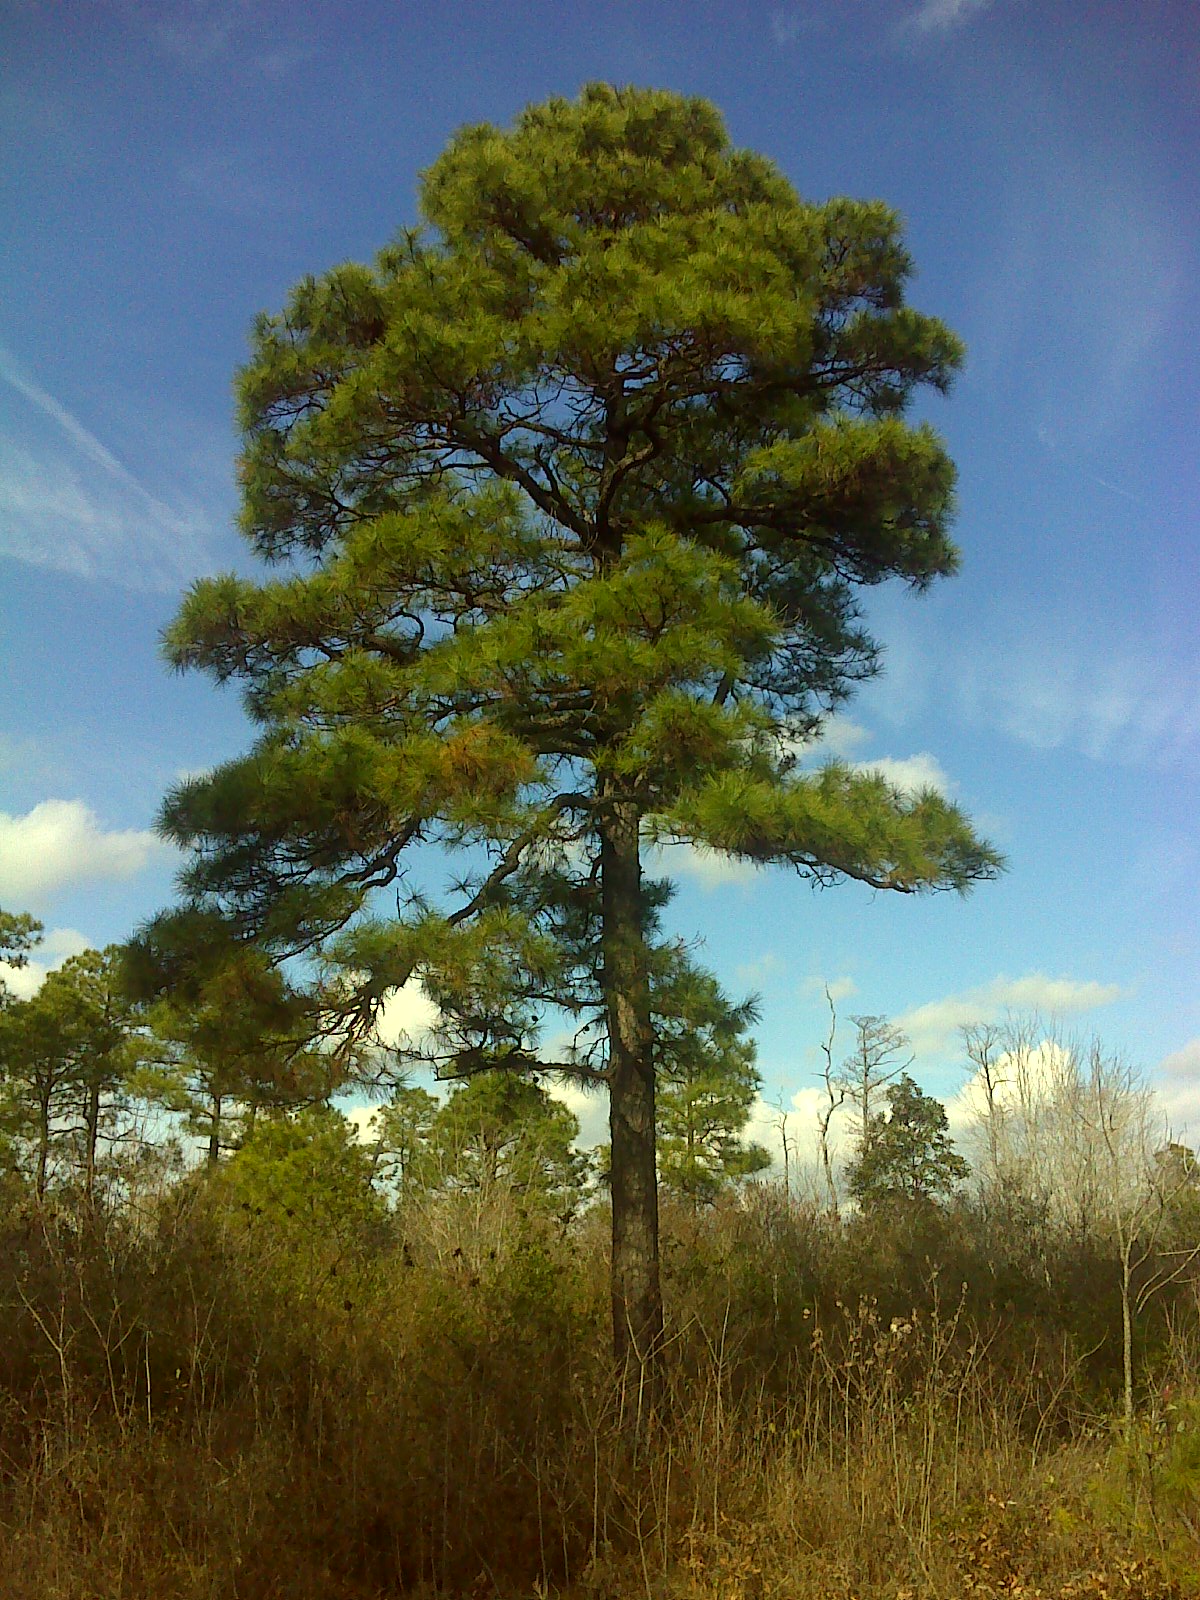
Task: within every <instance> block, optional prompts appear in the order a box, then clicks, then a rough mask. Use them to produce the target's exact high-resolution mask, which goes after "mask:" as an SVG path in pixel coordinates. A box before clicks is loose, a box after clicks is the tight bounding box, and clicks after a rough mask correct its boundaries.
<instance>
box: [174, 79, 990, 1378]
mask: <svg viewBox="0 0 1200 1600" xmlns="http://www.w3.org/2000/svg"><path fill="white" fill-rule="evenodd" d="M420 210H421V214H422V218H423V223H422V226H421V227H419V228H417V229H412V230H406V231H403V232H401V233H400V234H399V235H398V236H397V238H396V239H395V240H394V241H393V242H392V243H391V244H390V245H389V246H388V247H387V248H385V249H384V250H383V251H382V252H381V253H380V254H379V256H378V258H377V259H376V261H375V262H374V263H373V264H372V265H359V264H352V263H350V264H345V265H343V266H339V267H336V268H334V269H333V270H332V271H330V272H327V273H326V274H324V275H323V276H322V277H319V278H318V277H310V278H305V279H304V280H303V281H301V282H300V283H299V284H298V285H297V286H296V288H295V289H294V291H293V292H292V294H291V296H290V297H289V299H288V302H287V305H286V307H285V308H284V310H283V311H282V312H280V313H278V314H275V315H264V316H261V317H260V318H259V319H258V321H257V322H256V324H255V328H254V335H253V346H252V352H251V357H250V360H249V362H248V364H247V366H246V368H245V369H244V370H243V372H242V373H241V376H240V379H239V383H238V398H239V416H240V424H241V428H242V431H243V437H244V449H243V453H242V458H241V484H242V512H241V526H242V531H243V533H244V534H245V537H246V539H247V540H248V542H249V545H250V547H251V549H252V550H253V551H254V552H255V553H256V554H257V555H258V556H259V557H261V558H262V560H263V561H264V562H265V563H267V564H268V566H269V568H270V569H271V571H270V572H269V574H268V575H267V576H266V577H265V578H264V579H261V580H257V581H256V580H251V579H247V578H242V577H237V576H234V575H226V576H221V577H217V578H213V579H209V580H206V581H203V582H201V583H198V584H196V585H195V586H194V588H193V589H192V590H191V592H190V593H189V595H188V597H187V599H186V600H185V602H184V604H183V606H182V609H181V611H180V613H179V616H178V618H177V620H176V621H175V623H174V625H173V626H172V627H171V628H170V629H169V631H168V634H167V637H166V649H167V653H168V656H169V658H170V660H171V661H172V662H173V663H174V664H175V665H176V666H177V667H179V668H181V669H182V668H197V669H200V670H202V671H204V672H207V673H208V674H209V675H210V676H211V677H213V678H214V679H215V680H216V681H218V682H225V681H234V682H237V683H240V684H241V685H242V688H243V693H244V696H245V702H246V705H247V707H248V708H249V711H250V713H251V715H252V716H253V717H254V719H255V720H256V722H257V724H258V727H259V730H260V731H259V734H258V737H257V741H256V743H255V744H254V747H253V749H252V750H251V751H250V753H249V754H248V755H247V756H245V757H244V758H243V759H241V760H237V761H233V762H231V763H229V764H228V765H226V766H224V767H222V768H221V769H219V770H218V771H217V772H215V773H213V774H212V775H211V776H208V777H206V778H204V779H201V780H196V781H193V782H190V783H187V784H184V785H183V786H181V787H180V788H178V789H177V790H176V791H175V792H174V793H173V794H172V795H171V796H170V797H169V799H168V800H167V802H166V805H165V808H164V812H163V819H162V820H163V828H164V831H165V832H166V834H167V835H168V836H169V837H170V838H172V839H174V840H175V841H177V842H178V843H179V844H181V845H183V846H184V847H186V848H187V849H188V850H190V851H191V860H190V864H189V866H188V867H187V869H186V871H185V874H184V877H183V889H184V894H185V897H186V901H187V904H186V907H185V910H184V912H183V913H182V914H181V916H176V917H175V918H165V919H162V920H160V921H159V922H158V923H156V924H155V925H154V926H152V927H151V928H149V929H148V930H146V932H145V935H144V938H143V951H144V952H149V959H150V965H151V966H154V965H155V963H157V971H158V973H159V978H160V981H161V982H164V983H165V982H169V981H170V980H171V978H172V975H173V974H177V973H178V972H180V971H181V970H182V969H183V968H184V967H185V966H186V965H187V963H188V962H189V961H193V960H194V952H191V951H190V950H189V944H194V942H195V941H194V938H193V936H194V935H195V934H196V933H197V931H198V930H202V929H207V930H208V933H209V934H210V935H211V934H212V933H213V931H214V930H216V929H219V930H220V931H221V933H222V937H223V938H224V939H225V940H226V942H227V943H228V944H229V945H230V946H231V947H233V948H236V949H245V948H246V947H247V946H250V945H253V946H254V947H255V948H256V949H258V950H259V951H263V952H266V953H267V954H268V955H269V956H270V957H271V958H272V959H274V960H277V961H281V962H282V961H286V960H287V959H288V958H289V957H292V956H294V955H295V954H297V953H298V952H300V953H305V954H308V955H311V956H314V957H315V956H316V955H318V954H319V956H320V958H321V961H322V963H323V965H322V966H321V968H320V980H321V987H320V1003H319V1005H318V1007H317V1009H318V1011H320V1013H321V1015H322V1016H323V1017H324V1018H326V1020H328V1019H329V1018H331V1017H332V1018H335V1019H336V1022H337V1026H340V1027H341V1028H343V1029H344V1030H345V1034H346V1036H347V1037H349V1036H350V1035H353V1036H354V1037H356V1038H361V1037H362V1036H363V1035H364V1034H366V1033H369V1031H370V1029H371V1027H372V1026H373V1024H374V1021H375V1018H376V1015H377V1012H378V1008H379V1006H380V1004H381V1002H382V1001H383V999H384V998H385V997H386V996H387V995H388V994H389V993H390V992H392V991H393V990H395V989H396V988H397V987H399V986H400V985H402V984H404V983H406V982H407V981H409V980H410V979H419V981H420V982H421V983H422V984H423V985H424V987H425V989H426V991H427V992H428V994H429V995H430V997H431V998H432V999H433V1000H434V1001H435V1002H436V1003H437V1005H438V1006H439V1008H440V1011H441V1016H442V1018H443V1026H442V1029H441V1033H440V1035H439V1046H440V1049H441V1051H442V1055H443V1058H444V1061H445V1063H446V1065H447V1066H448V1068H449V1069H450V1070H452V1071H458V1072H464V1073H466V1072H473V1071H476V1070H486V1069H488V1068H494V1067H498V1066H511V1067H516V1068H519V1069H531V1068H534V1067H537V1066H545V1065H546V1064H547V1063H546V1062H545V1060H544V1058H543V1057H541V1056H539V1055H538V1049H539V1039H538V1026H539V1020H540V1018H541V1017H542V1015H543V1014H544V1011H545V1008H546V1007H547V1006H557V1007H560V1008H565V1009H566V1010H567V1011H568V1012H570V1013H572V1014H573V1015H574V1016H575V1017H576V1018H577V1019H579V1024H580V1027H581V1029H582V1030H583V1032H584V1035H585V1036H586V1037H587V1038H589V1039H590V1040H591V1046H589V1047H588V1048H587V1049H586V1050H582V1051H581V1053H580V1054H578V1055H572V1056H568V1057H567V1058H565V1059H563V1060H560V1061H558V1062H557V1063H554V1062H551V1063H549V1064H550V1065H558V1066H559V1067H562V1068H564V1069H569V1070H571V1071H572V1072H574V1073H575V1074H576V1075H577V1076H579V1077H581V1078H584V1079H587V1080H588V1081H594V1082H599V1083H602V1084H603V1085H605V1086H606V1087H607V1089H608V1092H609V1095H610V1104H611V1128H612V1170H613V1188H612V1194H613V1214H614V1249H613V1263H614V1282H613V1312H614V1330H615V1337H616V1342H617V1346H618V1352H619V1353H620V1352H624V1353H626V1354H628V1353H629V1352H630V1351H634V1352H636V1353H637V1355H638V1356H639V1357H642V1356H645V1355H646V1354H647V1353H648V1352H649V1351H650V1350H651V1349H652V1348H653V1347H654V1346H655V1344H656V1342H657V1339H658V1337H659V1334H660V1330H661V1302H660V1294H659V1285H658V1244H657V1200H656V1178H655V1159H654V1128H655V1113H654V1092H655V1016H654V1006H653V999H652V989H653V982H652V978H653V968H654V963H655V953H654V937H653V924H654V912H655V909H656V907H657V906H658V905H660V904H661V898H662V897H661V894H660V893H658V891H656V890H655V889H654V887H653V886H652V885H650V884H649V883H648V882H647V881H646V880H645V879H644V878H643V875H642V865H641V850H642V845H643V843H644V842H645V841H646V840H647V839H654V840H657V841H660V842H661V841H685V842H691V843H695V844H698V845H701V846H704V847H707V848H710V849H714V850H717V851H722V852H727V853H729V854H731V855H734V856H737V857H740V858H743V859H746V860H750V861H754V862H761V863H769V862H775V863H781V864H784V865H790V866H791V867H793V868H795V869H796V870H797V871H798V872H799V873H800V874H801V875H804V876H807V877H809V878H814V879H817V880H819V881H822V882H832V881H835V880H837V879H842V878H853V879H857V880H859V881H861V882H863V883H866V884H870V885H872V886H875V887H877V888H883V889H892V890H898V891H902V892H907V893H911V892H917V891H921V890H929V889H955V890H959V891H963V890H966V889H967V888H968V887H970V885H972V884H973V883H975V882H976V881H978V880H980V879H984V878H989V877H991V876H993V875H994V873H995V872H996V871H997V870H998V868H999V865H1000V863H999V858H998V857H997V855H996V853H995V852H994V851H993V850H991V849H990V848H989V847H988V846H987V845H986V844H984V843H982V842H981V841H980V840H979V839H978V838H977V837H976V835H975V833H974V832H973V830H972V828H971V826H970V824H969V822H968V821H967V819H966V818H965V817H964V816H963V815H962V813H961V812H960V811H959V810H958V809H957V808H955V807H954V806H953V805H951V804H950V803H949V802H948V801H946V800H945V799H944V798H943V797H942V796H940V795H938V794H936V793H933V792H930V791H927V792H925V793H922V794H919V795H916V796H910V795H902V794H901V793H899V792H898V791H897V790H896V789H895V788H893V787H892V786H890V785H889V784H888V783H887V782H885V781H884V780H883V779H882V778H881V777H878V776H871V775H863V774H861V773H856V772H853V771H851V770H849V769H848V768H846V767H845V766H839V765H837V764H834V765H831V766H829V767H827V768H825V769H823V770H821V771H818V772H813V771H810V770H804V769H802V768H801V767H800V766H799V765H798V762H797V751H798V749H799V748H800V747H801V745H802V744H803V741H804V740H805V739H806V738H808V737H809V736H811V735H812V734H813V733H814V732H815V731H816V730H817V729H818V728H819V726H820V724H821V721H822V719H823V717H824V716H825V715H827V714H828V712H829V711H830V710H831V708H832V707H834V706H835V705H837V704H838V703H839V702H840V701H841V700H842V699H844V697H845V696H846V695H847V694H848V693H849V692H850V691H851V690H852V688H853V686H854V685H855V684H856V683H858V682H860V681H861V680H862V679H864V678H865V677H867V676H869V675H870V674H871V673H872V672H874V671H875V670H876V668H877V666H878V652H877V648H876V645H875V643H874V641H873V640H872V639H871V638H870V636H869V635H868V634H867V632H866V631H865V630H864V628H863V626H862V621H861V615H860V600H859V594H860V591H861V589H862V588H863V587H864V586H871V585H875V584H879V583H881V582H883V581H885V580H888V579H893V578H894V579H898V580H900V581H901V582H903V583H905V584H907V585H908V586H910V587H911V588H913V589H915V590H923V589H925V588H926V587H927V586H928V585H929V584H931V583H932V582H933V581H934V580H935V579H937V578H939V577H943V576H946V575H948V574H950V573H952V572H953V571H954V570H955V567H956V565H957V561H958V557H957V552H956V550H955V547H954V545H953V544H952V542H951V540H950V537H949V534H948V527H949V522H950V519H951V514H952V509H953V484H954V472H953V467H952V465H951V462H950V460H949V458H948V456H947V454H946V452H945V449H944V448H943V446H942V444H941V442H940V440H939V439H938V437H937V435H936V434H935V433H934V432H933V430H932V429H931V428H930V427H929V426H927V425H925V424H915V423H913V422H911V421H910V420H908V418H907V416H906V411H907V408H908V406H909V403H910V401H911V400H912V398H913V397H914V395H916V394H917V393H918V392H919V391H920V390H921V389H922V388H932V389H934V390H938V391H941V390H945V389H946V388H947V387H948V385H949V384H950V382H951V379H952V378H953V375H954V373H955V371H956V370H957V368H958V366H959V363H960V361H961V357H962V350H961V347H960V344H959V341H958V340H957V339H956V338H955V337H954V335H953V334H952V333H950V332H949V331H948V330H947V329H946V328H945V327H944V326H943V325H942V324H941V323H940V322H938V321H936V320H935V319H933V318H931V317H928V316H925V315H923V314H920V313H918V312H917V311H915V310H913V309H911V308H910V307H909V306H907V305H906V303H905V299H904V296H905V289H906V286H907V282H908V280H909V278H910V276H911V272H912V262H911V260H910V258H909V255H908V252H907V250H906V249H905V246H904V243H903V240H902V236H901V228H900V222H899V219H898V218H897V216H896V214H895V213H894V212H893V211H892V210H890V209H889V208H888V207H887V206H885V205H883V204H880V203H878V202H860V201H853V200H846V199H835V200H832V201H829V202H827V203H824V204H820V205H814V204H809V203H807V202H805V201H803V200H802V199H801V198H800V197H799V196H798V195H797V194H796V192H795V190H794V189H793V188H792V186H791V184H790V183H789V182H788V181H787V179H786V178H785V177H784V176H783V175H782V173H780V172H779V171H778V169H777V168H776V167H774V166H773V165H772V164H771V162H770V161H768V160H766V159H765V158H764V157H762V156H759V155H756V154H753V153H751V152H747V151H743V150H738V149H736V148H734V147H733V146H732V145H731V143H730V141H729V138H728V135H727V133H726V131H725V128H724V126H723V123H722V121H721V118H720V116H719V114H718V113H717V111H716V110H715V109H714V108H713V107H712V106H711V105H709V104H708V103H706V102H705V101H702V100H698V99H686V98H682V97H680V96H678V95H675V94H671V93H667V92H663V91H652V90H642V89H633V88H627V89H617V88H614V87H611V86H609V85H607V84H593V85H590V86H589V87H587V88H585V89H584V90H583V92H582V94H581V95H580V96H579V98H578V99H577V100H574V101H568V100H564V99H554V100H550V101H548V102H546V103H545V104H541V105H535V106H531V107H529V108H528V109H527V110H526V111H524V112H523V113H522V114H521V115H520V116H519V117H518V118H517V120H516V122H515V124H514V126H513V127H512V128H511V129H508V130H500V129H497V128H495V127H492V126H489V125H480V126H476V127H468V128H465V129H463V130H461V131H460V132H459V133H458V134H457V135H456V136H455V137H454V138H453V140H452V141H451V142H450V144H449V146H448V148H447V149H446V151H445V152H444V154H443V155H442V156H441V157H440V158H439V159H438V160H437V161H436V162H435V163H434V164H433V166H432V167H431V168H430V169H429V170H428V171H427V172H426V173H425V174H424V175H423V177H422V181H421V188H420ZM417 846H437V847H439V848H440V849H441V850H443V851H445V852H448V853H449V854H450V855H451V856H452V857H457V866H456V876H455V880H454V882H453V883H452V884H451V886H450V887H449V888H448V889H447V891H446V892H445V893H444V894H443V893H435V892H434V891H433V890H431V889H429V888H428V887H422V888H421V891H420V892H418V885H417V884H416V882H415V880H414V879H413V878H412V877H411V876H410V874H409V872H408V869H407V863H408V862H409V861H410V859H411V857H412V852H413V849H414V847H417ZM419 854H420V858H421V859H422V860H425V859H427V857H426V854H425V853H424V852H419ZM383 891H387V893H386V895H384V894H383ZM189 930H190V933H189ZM209 942H210V943H211V939H210V941H209ZM329 1025H330V1027H331V1031H336V1029H334V1027H333V1024H332V1023H330V1024H329ZM589 1028H590V1029H591V1032H590V1033H589V1032H588V1030H589ZM597 1040H598V1041H599V1043H598V1044H597Z"/></svg>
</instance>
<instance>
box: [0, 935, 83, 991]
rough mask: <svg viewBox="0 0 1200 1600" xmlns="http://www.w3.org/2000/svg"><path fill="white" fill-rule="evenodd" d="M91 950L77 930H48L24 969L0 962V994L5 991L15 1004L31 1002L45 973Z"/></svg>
mask: <svg viewBox="0 0 1200 1600" xmlns="http://www.w3.org/2000/svg"><path fill="white" fill-rule="evenodd" d="M90 948H91V940H89V939H87V938H85V937H84V935H83V934H82V933H80V932H79V930H78V929H77V928H51V929H50V931H49V933H47V934H46V935H45V937H44V938H43V939H42V942H41V943H40V944H39V945H38V947H37V949H36V950H35V951H34V952H33V954H32V955H31V956H30V957H29V960H28V961H27V962H26V963H25V965H24V966H23V967H13V966H10V965H9V964H8V962H6V961H0V990H3V989H7V990H8V992H9V994H11V995H15V996H16V997H17V999H18V1000H31V999H32V998H33V996H34V995H35V994H36V993H37V992H38V990H39V989H40V988H41V987H42V984H43V983H44V982H45V979H46V974H47V973H48V972H53V971H54V969H55V968H56V967H61V966H62V964H63V962H64V961H66V959H67V958H68V956H77V955H81V954H82V953H83V951H84V950H87V949H90Z"/></svg>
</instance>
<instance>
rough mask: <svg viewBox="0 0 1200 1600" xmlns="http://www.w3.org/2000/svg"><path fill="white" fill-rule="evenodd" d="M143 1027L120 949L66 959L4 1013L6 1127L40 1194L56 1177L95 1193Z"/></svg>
mask: <svg viewBox="0 0 1200 1600" xmlns="http://www.w3.org/2000/svg"><path fill="white" fill-rule="evenodd" d="M143 1024H144V1016H143V1011H142V1008H141V1007H140V1006H139V1004H138V1003H137V1002H136V1001H134V1000H132V999H131V998H130V997H129V995H128V993H127V992H126V989H125V986H124V983H123V981H122V951H121V948H120V947H119V946H116V945H110V946H109V947H108V948H107V949H105V950H103V951H101V950H85V951H83V952H82V953H81V954H79V955H75V956H71V957H69V958H68V960H66V961H65V962H64V963H63V965H62V966H61V967H59V968H58V969H57V970H56V971H54V972H51V973H49V974H48V975H47V977H46V978H45V980H44V981H43V983H42V985H41V987H40V988H39V989H38V991H37V993H36V994H35V995H34V996H33V997H32V998H31V999H29V1000H16V1001H10V1002H9V1003H8V1004H7V1005H6V1006H4V1007H3V1008H2V1009H0V1082H2V1084H3V1104H4V1107H5V1112H4V1120H5V1123H6V1124H7V1127H8V1132H9V1138H10V1141H11V1145H10V1148H11V1149H12V1151H13V1152H14V1153H15V1154H16V1156H17V1158H18V1160H19V1163H20V1165H21V1167H22V1168H23V1170H24V1171H25V1172H26V1175H27V1176H28V1177H29V1178H30V1179H31V1181H32V1183H33V1186H34V1188H35V1189H36V1191H37V1193H38V1194H43V1193H44V1192H45V1190H46V1187H47V1184H48V1183H49V1181H50V1179H51V1177H52V1176H53V1175H55V1173H57V1176H58V1177H59V1178H60V1179H62V1180H64V1181H65V1180H66V1179H67V1178H68V1177H71V1176H74V1177H75V1178H77V1179H78V1181H79V1182H80V1183H81V1185H82V1187H83V1189H84V1190H85V1192H86V1193H87V1194H88V1195H89V1196H92V1195H93V1194H94V1191H95V1186H96V1180H97V1176H98V1171H99V1163H100V1158H101V1156H102V1153H103V1147H104V1146H105V1145H106V1144H109V1145H111V1144H112V1143H113V1142H114V1141H115V1140H117V1139H119V1138H120V1137H121V1136H122V1133H123V1131H124V1124H125V1118H126V1112H127V1110H128V1099H129V1087H130V1082H131V1079H132V1077H133V1075H134V1074H135V1073H136V1070H137V1068H138V1065H139V1062H140V1060H141V1056H142V1052H143V1048H144V1040H143Z"/></svg>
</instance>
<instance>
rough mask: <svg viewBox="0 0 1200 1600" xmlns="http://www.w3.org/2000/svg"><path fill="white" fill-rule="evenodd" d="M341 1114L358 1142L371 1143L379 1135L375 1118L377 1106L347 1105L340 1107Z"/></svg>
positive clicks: (377, 1111)
mask: <svg viewBox="0 0 1200 1600" xmlns="http://www.w3.org/2000/svg"><path fill="white" fill-rule="evenodd" d="M342 1115H343V1116H344V1117H345V1119H346V1121H347V1122H348V1123H349V1124H350V1126H351V1128H352V1129H353V1130H354V1137H355V1138H356V1139H357V1140H358V1142H359V1144H373V1143H374V1142H375V1140H376V1139H377V1138H378V1137H379V1128H378V1125H377V1123H376V1120H375V1119H376V1118H377V1117H378V1115H379V1108H378V1106H347V1107H344V1108H342Z"/></svg>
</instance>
